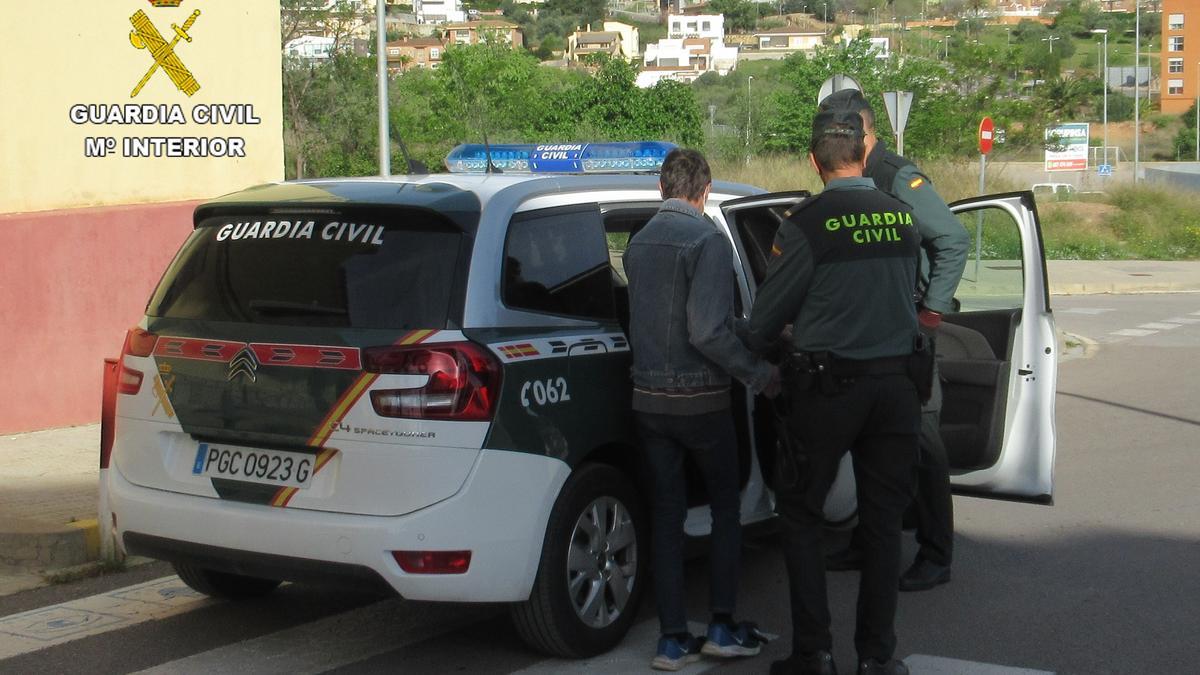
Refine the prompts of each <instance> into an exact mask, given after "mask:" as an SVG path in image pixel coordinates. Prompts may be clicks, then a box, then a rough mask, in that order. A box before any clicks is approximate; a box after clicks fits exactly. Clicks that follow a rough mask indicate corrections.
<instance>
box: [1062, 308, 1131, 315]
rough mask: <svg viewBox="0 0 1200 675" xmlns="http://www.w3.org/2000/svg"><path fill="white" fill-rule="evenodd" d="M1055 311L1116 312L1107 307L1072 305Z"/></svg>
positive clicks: (1091, 313)
mask: <svg viewBox="0 0 1200 675" xmlns="http://www.w3.org/2000/svg"><path fill="white" fill-rule="evenodd" d="M1054 311H1055V313H1056V314H1088V315H1092V316H1095V315H1097V314H1104V313H1106V312H1115V311H1116V310H1115V309H1110V308H1107V307H1071V308H1069V309H1057V310H1054Z"/></svg>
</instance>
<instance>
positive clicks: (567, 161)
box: [446, 141, 676, 173]
mask: <svg viewBox="0 0 1200 675" xmlns="http://www.w3.org/2000/svg"><path fill="white" fill-rule="evenodd" d="M675 148H676V145H675V144H674V143H667V142H664V141H633V142H622V143H519V144H500V145H491V146H484V145H483V144H482V143H464V144H462V145H460V146H458V147H456V148H454V149H453V150H451V151H450V154H449V155H446V168H447V169H449V170H450V172H451V173H483V172H485V171H487V162H488V155H489V152H490V155H491V159H492V166H493V167H495V168H497V169H500V170H501V171H504V172H511V173H617V172H654V171H658V170H659V169H660V168H661V167H662V163H663V160H665V159H666V158H667V153H669V152H671V151H672V150H674V149H675Z"/></svg>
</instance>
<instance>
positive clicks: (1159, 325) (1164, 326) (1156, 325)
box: [1138, 321, 1179, 330]
mask: <svg viewBox="0 0 1200 675" xmlns="http://www.w3.org/2000/svg"><path fill="white" fill-rule="evenodd" d="M1138 328H1148V329H1153V330H1171V329H1172V328H1179V324H1177V323H1163V322H1161V321H1156V322H1152V323H1143V324H1141V325H1140V326H1138Z"/></svg>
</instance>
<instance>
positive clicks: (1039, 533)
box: [0, 294, 1200, 674]
mask: <svg viewBox="0 0 1200 675" xmlns="http://www.w3.org/2000/svg"><path fill="white" fill-rule="evenodd" d="M1053 306H1054V308H1055V314H1056V319H1057V321H1058V325H1059V327H1060V328H1062V329H1064V330H1066V331H1068V332H1071V333H1074V334H1077V335H1080V336H1084V337H1086V338H1089V341H1090V342H1095V343H1096V344H1095V345H1092V346H1091V347H1089V349H1088V351H1090V352H1091V354H1090V356H1088V357H1072V358H1069V359H1066V360H1064V361H1063V362H1062V363H1061V364H1060V368H1059V380H1058V391H1059V393H1058V397H1057V404H1056V405H1057V431H1058V457H1057V465H1056V467H1057V468H1056V476H1055V481H1056V483H1055V504H1054V505H1053V506H1035V505H1028V504H1017V503H1010V502H1000V501H990V500H983V499H977V498H967V497H956V498H955V508H956V517H957V530H958V538H957V549H956V560H955V565H954V581H953V582H951V583H950V584H948V585H946V586H942V587H939V588H937V589H935V590H933V591H929V592H925V593H916V594H904V595H902V596H901V602H900V609H899V614H898V621H897V625H898V630H899V638H900V642H899V651H898V655H899V656H903V657H908V659H909V661H910V663H912V665H913V666H914V672H915V673H1021V672H1024V673H1028V672H1046V671H1051V672H1058V673H1143V672H1196V666H1195V656H1194V654H1193V652H1194V644H1195V637H1194V636H1195V631H1196V629H1197V627H1198V626H1200V623H1198V622H1197V616H1200V614H1198V613H1197V609H1196V608H1197V607H1200V574H1197V572H1196V570H1197V564H1198V563H1200V462H1198V461H1197V457H1196V453H1197V452H1198V451H1200V450H1198V444H1197V439H1198V438H1200V435H1198V433H1197V432H1198V431H1200V408H1198V406H1197V404H1196V399H1195V398H1193V396H1194V395H1195V390H1196V384H1195V380H1196V376H1197V372H1200V370H1198V369H1197V368H1196V367H1195V363H1196V362H1197V360H1198V359H1200V294H1175V295H1142V296H1079V297H1055V298H1054V299H1053ZM1077 352H1082V350H1077ZM914 550H915V546H914V545H913V542H912V541H911V538H910V539H909V540H908V541H906V559H907V557H909V556H911V555H912V553H913V552H914ZM706 573H707V567H706V563H705V561H704V560H702V559H701V560H696V561H694V562H693V563H691V564H690V566H689V589H690V597H691V598H692V599H693V603H692V610H693V611H692V616H693V617H694V618H695V619H703V618H704V616H705V615H704V613H703V611H702V610H703V608H704V597H705V596H704V593H705V591H704V589H705V587H706V582H705V575H706ZM830 579H831V583H830V602H831V607H832V609H833V616H834V633H835V640H836V647H835V656H836V658H837V660H838V662H839V663H841V664H842V669H843V671H844V672H847V671H850V667H851V665H852V664H853V662H854V661H853V660H854V654H853V647H852V640H851V636H852V634H853V602H854V592H855V586H856V583H857V574H856V573H853V572H850V573H836V574H832V575H831V578H830ZM785 588H786V581H785V579H784V576H783V567H782V562H781V560H780V556H779V552H778V548H777V546H776V543H775V542H774V541H773V540H772V539H770V538H767V539H758V540H752V541H749V542H748V543H747V547H746V551H745V556H744V563H743V574H742V595H741V601H740V604H741V609H740V611H739V615H740V616H744V617H746V618H751V619H754V620H756V621H758V622H759V623H760V624H762V625H763V626H764V627H766V628H767V629H768V630H773V631H776V632H781V633H786V632H787V609H786V601H785ZM655 624H656V622H655V620H654V614H653V612H652V611H651V609H650V608H649V607H643V610H642V614H641V620H640V622H639V623H638V624H637V625H636V626H635V628H634V631H633V632H632V633H631V635H630V637H629V638H627V639H626V640H625V642H624V643H623V644H622V645H621V646H620V647H619V648H618V649H617V650H616V652H614V653H612V654H609V655H606V656H605V657H601V658H598V659H593V660H592V661H589V662H559V661H549V660H546V659H544V658H543V657H541V656H540V655H538V654H536V653H533V652H530V651H529V650H527V649H526V648H525V647H524V646H522V644H521V643H520V641H519V640H518V639H517V637H516V634H515V633H514V632H513V630H512V629H511V628H510V627H509V626H508V624H507V621H506V617H505V613H504V611H503V609H502V608H500V607H495V606H486V605H485V606H461V605H439V604H427V603H415V602H405V601H400V600H385V601H379V600H378V599H376V598H373V597H370V596H364V595H354V594H347V593H344V592H338V591H330V590H320V589H315V588H311V587H304V586H285V587H284V588H282V589H281V590H280V591H279V592H278V593H277V594H275V595H274V596H272V597H269V598H265V599H260V600H257V601H253V602H247V603H237V604H235V603H228V602H220V601H212V600H207V599H203V598H199V597H195V596H193V595H191V594H190V593H188V592H187V591H186V590H185V589H183V588H182V587H181V585H180V584H179V583H178V582H177V581H176V580H173V579H172V578H171V571H170V568H169V567H167V566H165V565H162V564H160V563H155V564H149V565H143V566H139V567H135V568H133V569H132V570H131V571H129V572H125V573H122V574H116V575H111V576H106V577H101V578H96V579H89V580H84V581H78V582H74V583H71V584H64V585H59V586H53V587H49V588H43V589H38V590H35V591H29V592H25V593H20V594H16V595H12V596H7V597H3V598H0V672H13V673H71V672H87V673H95V674H99V673H126V672H134V671H140V670H143V669H151V670H150V672H163V673H167V672H170V673H177V672H183V673H188V672H255V673H258V672H288V673H300V672H311V673H323V672H337V673H376V672H395V671H397V670H403V671H405V672H416V673H426V672H429V673H438V672H445V673H511V672H522V673H542V672H544V673H572V672H580V673H610V672H648V671H647V669H646V664H647V663H648V660H649V658H650V656H651V655H652V650H653V642H654V638H655V637H656V636H655V629H656V625H655ZM786 643H787V640H786V639H784V640H782V641H779V642H776V643H773V644H771V645H769V646H768V647H767V649H766V650H765V654H764V655H762V656H759V657H757V658H755V659H751V660H744V661H738V662H733V663H726V664H718V663H714V662H711V661H702V662H701V663H699V664H696V665H694V666H692V667H690V668H689V669H688V670H687V671H685V672H702V671H704V670H709V669H719V670H721V671H722V672H729V673H751V672H754V673H761V672H765V671H766V668H767V665H768V662H769V660H770V659H772V658H779V657H781V656H783V655H785V654H786V652H787V649H788V645H787V644H786Z"/></svg>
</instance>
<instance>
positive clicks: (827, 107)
mask: <svg viewBox="0 0 1200 675" xmlns="http://www.w3.org/2000/svg"><path fill="white" fill-rule="evenodd" d="M817 110H818V112H833V111H839V110H842V111H846V112H855V113H858V114H859V115H861V116H862V118H863V123H864V125H865V126H866V128H868V129H874V128H875V111H874V110H873V109H872V108H871V103H870V102H869V101H867V97H865V96H863V93H862V92H861V91H859V90H857V89H842V90H841V91H835V92H833V93H832V94H830V95H828V96H826V97H825V98H824V99H822V100H821V103H820V105H818V106H817Z"/></svg>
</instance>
